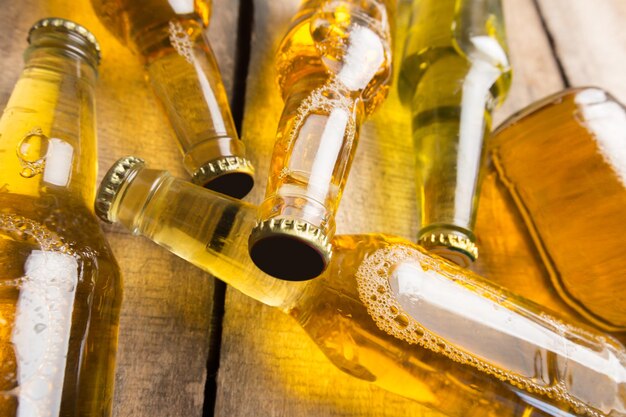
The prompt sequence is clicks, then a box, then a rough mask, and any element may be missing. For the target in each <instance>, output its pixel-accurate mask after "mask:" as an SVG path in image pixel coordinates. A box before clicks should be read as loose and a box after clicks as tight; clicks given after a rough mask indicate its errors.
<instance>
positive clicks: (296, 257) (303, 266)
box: [248, 218, 332, 281]
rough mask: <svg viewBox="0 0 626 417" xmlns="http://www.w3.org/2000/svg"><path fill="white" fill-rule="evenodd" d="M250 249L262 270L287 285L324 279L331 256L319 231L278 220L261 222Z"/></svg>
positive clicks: (325, 238)
mask: <svg viewBox="0 0 626 417" xmlns="http://www.w3.org/2000/svg"><path fill="white" fill-rule="evenodd" d="M248 249H249V251H250V258H251V259H252V261H253V262H254V264H255V265H256V266H257V267H258V268H259V269H260V270H262V271H263V272H265V273H266V274H268V275H271V276H273V277H274V278H278V279H282V280H285V281H306V280H309V279H313V278H315V277H317V276H319V275H321V274H322V273H323V272H324V271H325V270H326V267H327V266H328V263H329V261H330V257H331V253H332V252H331V246H330V244H329V243H328V239H327V237H326V236H325V235H324V234H323V233H322V231H321V229H319V228H318V227H315V226H313V225H311V224H309V223H307V222H305V221H302V220H294V219H278V218H273V219H270V220H267V221H264V222H261V223H259V224H258V225H257V226H256V227H255V228H254V229H253V230H252V233H251V234H250V238H249V240H248Z"/></svg>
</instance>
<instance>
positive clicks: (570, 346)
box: [112, 168, 626, 416]
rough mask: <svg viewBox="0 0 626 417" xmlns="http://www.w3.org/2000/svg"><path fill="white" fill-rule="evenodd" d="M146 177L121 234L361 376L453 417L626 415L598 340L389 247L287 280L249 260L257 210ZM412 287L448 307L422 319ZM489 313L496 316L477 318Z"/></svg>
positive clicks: (338, 248) (611, 346) (351, 240)
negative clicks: (226, 291)
mask: <svg viewBox="0 0 626 417" xmlns="http://www.w3.org/2000/svg"><path fill="white" fill-rule="evenodd" d="M136 169H137V171H136V174H135V175H133V176H132V178H133V179H132V181H131V182H129V183H127V185H126V186H125V188H124V191H123V192H122V193H120V194H119V196H118V197H117V199H116V201H115V202H114V204H113V208H112V213H113V218H114V219H115V220H116V221H117V222H119V223H122V224H123V225H125V226H126V227H128V228H129V229H131V230H133V231H134V232H135V233H137V234H141V235H144V236H146V237H148V238H149V239H151V240H153V241H155V242H156V243H158V244H160V245H162V246H164V247H165V248H167V249H169V250H170V251H172V252H174V253H176V254H177V255H179V256H181V257H182V258H184V259H186V260H188V261H189V262H191V263H193V264H195V265H197V266H198V267H200V268H202V269H204V270H206V271H208V272H210V273H211V274H213V275H214V276H216V277H218V278H220V279H222V280H224V281H225V282H227V283H228V284H231V285H232V286H234V287H235V288H237V289H238V290H240V291H242V292H243V293H245V294H247V295H249V296H251V297H253V298H255V299H257V300H259V301H262V302H264V303H266V304H269V305H271V306H275V307H278V308H280V309H281V310H283V311H284V312H285V313H287V314H289V315H291V316H292V317H294V318H295V319H296V320H297V321H298V323H299V324H300V325H301V326H302V327H303V328H304V329H305V330H306V332H307V333H308V334H309V335H310V336H311V338H312V339H313V340H314V341H315V342H316V344H317V345H318V346H319V347H320V349H321V350H322V351H323V352H324V353H325V354H326V356H327V357H328V358H329V359H330V360H331V361H332V362H333V363H334V364H335V365H336V366H337V367H338V368H340V369H341V370H343V371H345V372H347V373H349V374H351V375H353V376H355V377H357V378H361V379H364V380H367V381H370V382H373V383H375V384H377V385H379V386H381V387H383V388H385V389H387V390H390V391H392V392H395V393H398V394H400V395H403V396H406V397H409V398H412V399H415V400H416V401H418V402H420V403H422V404H425V405H427V406H429V407H432V408H434V409H436V410H439V411H441V412H443V413H446V414H448V415H450V416H547V415H552V416H563V415H589V416H601V415H608V414H609V413H611V412H617V413H625V412H626V397H624V384H625V383H626V364H625V363H624V359H623V356H620V355H624V353H625V352H624V348H623V347H622V346H621V345H619V344H617V343H616V342H613V341H612V340H611V339H607V338H606V337H605V336H602V335H600V334H598V333H597V332H596V331H593V330H590V329H584V328H582V327H578V325H576V324H572V323H568V322H562V321H560V320H559V319H555V318H552V317H551V316H549V315H547V314H545V313H542V312H541V309H540V308H539V307H537V306H535V305H534V304H532V303H530V302H529V301H526V300H523V299H521V298H519V297H517V296H515V295H512V294H510V293H508V292H507V291H505V290H503V289H499V288H494V287H493V286H492V285H491V284H489V283H488V282H487V281H485V280H483V279H482V278H480V277H478V276H476V275H474V274H472V273H471V272H468V271H467V270H465V269H461V268H458V267H456V266H454V265H452V264H449V263H447V262H445V261H443V260H441V259H440V258H436V257H433V256H432V255H429V254H427V252H425V251H424V250H423V249H421V248H420V247H418V246H417V245H415V244H412V243H410V242H407V241H405V240H403V239H400V238H395V237H390V236H385V235H363V236H337V237H336V238H335V239H334V242H333V246H334V253H333V258H332V261H331V263H330V265H329V267H328V269H327V271H326V272H325V273H324V274H323V275H322V276H321V277H319V278H317V279H314V280H311V281H308V282H289V281H281V280H277V279H274V278H272V277H270V276H268V275H266V274H264V273H263V272H262V271H260V270H259V269H257V268H256V267H255V266H254V264H253V263H252V261H251V260H250V258H249V256H248V252H247V246H246V242H247V237H248V236H249V234H250V231H251V229H252V228H253V227H254V225H255V220H256V218H257V208H256V207H254V206H251V205H248V204H245V203H242V202H240V201H237V200H234V199H228V198H225V197H223V196H219V195H218V194H215V193H211V192H208V191H206V190H203V189H201V188H199V187H196V186H194V185H192V184H189V183H185V182H183V181H179V180H175V179H173V178H172V177H170V176H169V175H168V174H167V173H165V172H163V171H156V170H149V169H145V168H136ZM416 266H417V268H416ZM407 271H408V272H407ZM400 278H403V279H405V280H406V279H407V278H408V281H409V282H411V281H415V280H419V279H421V280H423V285H424V288H428V287H430V286H431V285H434V286H435V290H436V291H435V292H436V293H439V294H441V295H443V296H444V299H445V302H444V304H443V305H444V307H442V304H437V302H436V300H435V298H436V297H433V296H432V295H431V296H427V297H422V298H421V299H420V297H417V298H415V300H413V301H414V302H417V303H418V305H417V306H414V307H416V308H417V311H419V312H418V313H411V308H413V307H411V306H410V305H409V306H405V305H404V304H402V305H400V304H398V303H399V302H400V300H402V298H401V297H400V296H396V293H394V291H396V290H394V284H393V282H394V280H396V279H397V280H399V279H400ZM398 282H399V281H398ZM433 283H434V284H433ZM440 284H442V285H443V286H444V287H439V285H440ZM450 289H452V290H450ZM394 300H398V302H396V301H394ZM448 300H449V302H448ZM448 305H449V308H446V307H445V306H448ZM481 305H482V306H485V305H487V306H489V307H488V308H489V309H490V310H489V311H490V314H479V315H478V316H473V311H479V310H476V309H475V308H479V309H480V306H481ZM503 322H504V323H506V324H505V325H504V327H502V324H501V323H503ZM498 323H500V324H498ZM507 329H509V330H510V329H514V331H513V332H512V333H511V332H510V331H507ZM594 358H595V359H594ZM600 358H601V359H600ZM609 358H610V360H609ZM620 358H621V359H620ZM605 361H606V363H605ZM615 415H619V414H615Z"/></svg>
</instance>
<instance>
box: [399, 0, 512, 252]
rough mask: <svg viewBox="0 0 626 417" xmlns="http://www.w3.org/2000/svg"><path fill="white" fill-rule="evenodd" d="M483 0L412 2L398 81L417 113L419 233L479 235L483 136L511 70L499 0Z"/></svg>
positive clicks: (428, 0)
mask: <svg viewBox="0 0 626 417" xmlns="http://www.w3.org/2000/svg"><path fill="white" fill-rule="evenodd" d="M478 3H481V2H475V1H462V2H460V1H455V0H432V1H431V0H415V1H414V2H413V21H412V23H411V26H410V28H409V31H408V34H407V40H406V45H405V51H404V56H403V59H402V67H401V70H400V80H399V86H398V89H399V93H400V97H401V98H402V100H403V101H404V102H405V104H406V105H407V106H410V107H411V113H412V128H413V141H414V145H415V153H416V158H417V160H416V168H417V173H416V174H417V175H416V177H417V188H418V195H419V196H420V202H421V216H422V219H421V225H422V226H421V227H422V229H421V231H420V234H421V235H424V234H427V233H429V232H433V233H435V232H441V231H443V232H449V231H457V232H460V233H462V234H464V235H466V236H468V237H470V238H472V240H473V234H472V231H473V226H474V221H475V215H476V214H475V212H476V203H477V195H478V192H477V190H478V186H479V177H478V176H479V166H480V162H481V159H482V154H483V152H482V149H483V143H484V141H485V139H486V138H487V136H488V135H489V132H490V131H491V123H492V121H491V112H492V109H493V107H494V106H495V105H497V104H498V103H499V102H500V101H502V100H503V99H504V97H505V95H506V93H507V91H508V88H509V85H510V76H511V74H510V68H509V67H508V60H507V58H506V54H507V52H506V43H505V41H504V30H503V28H502V27H501V22H502V16H501V14H500V13H501V12H500V6H499V4H498V2H497V1H492V2H482V4H481V5H479V4H478ZM489 3H492V4H491V5H489ZM485 4H486V5H487V6H485ZM482 8H484V9H485V10H483V9H482Z"/></svg>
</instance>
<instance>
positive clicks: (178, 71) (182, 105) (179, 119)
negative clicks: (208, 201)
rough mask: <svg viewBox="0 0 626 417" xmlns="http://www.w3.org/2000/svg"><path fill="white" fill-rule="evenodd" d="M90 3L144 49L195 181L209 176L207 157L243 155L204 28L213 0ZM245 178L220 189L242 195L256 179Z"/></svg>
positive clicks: (120, 33) (109, 23) (114, 28)
mask: <svg viewBox="0 0 626 417" xmlns="http://www.w3.org/2000/svg"><path fill="white" fill-rule="evenodd" d="M92 4H93V6H94V10H95V11H96V13H97V15H98V17H99V18H100V20H102V22H103V23H104V25H105V26H106V27H107V28H108V29H109V30H110V31H111V32H113V34H114V35H115V36H116V37H118V39H120V40H122V41H123V42H124V43H125V44H129V45H131V46H132V47H133V48H134V49H135V50H136V51H137V52H138V53H139V54H141V55H142V57H143V59H144V61H145V63H146V69H147V72H148V75H149V81H150V83H151V84H152V87H153V89H154V91H155V93H156V95H157V96H158V98H159V100H160V102H161V104H162V105H163V109H164V111H165V113H166V114H167V116H168V118H169V120H170V122H171V123H172V127H173V128H174V131H175V133H176V138H177V139H178V144H179V146H180V148H181V151H182V153H183V158H184V160H183V162H184V165H185V168H186V169H187V171H188V172H189V173H190V174H191V175H192V176H193V177H194V181H197V182H199V183H202V184H201V185H205V182H207V178H205V177H203V176H202V175H201V173H200V172H199V170H200V169H201V168H206V167H205V166H206V165H207V163H210V162H213V161H215V160H217V159H221V158H222V157H224V156H240V157H243V156H244V153H245V150H244V146H243V144H242V142H240V141H239V140H238V135H237V131H236V129H235V124H234V122H233V119H232V116H231V113H230V105H229V102H228V96H227V95H226V90H225V89H224V85H223V83H222V79H221V74H220V70H219V67H218V66H217V63H216V61H215V57H214V55H213V51H212V50H211V47H210V45H209V42H208V40H207V39H206V38H205V37H204V34H203V30H204V29H205V28H206V26H207V25H208V23H209V17H210V16H209V14H210V1H195V2H194V1H188V2H179V3H177V4H178V7H182V8H181V9H179V10H177V9H176V8H175V7H173V6H172V5H171V4H170V2H168V1H161V0H150V1H128V0H92ZM183 12H184V13H183ZM241 180H242V181H245V182H246V184H239V185H240V186H241V187H243V188H244V189H245V190H244V189H242V190H237V189H220V190H218V191H221V192H225V193H227V194H229V195H238V194H240V193H243V195H240V197H243V196H244V195H245V194H246V193H247V191H249V188H251V186H252V179H251V178H250V179H248V180H247V181H246V180H245V179H244V178H243V177H242V178H241ZM248 182H249V184H248ZM217 186H218V185H217V183H215V184H214V186H212V188H213V187H217ZM215 189H217V188H215Z"/></svg>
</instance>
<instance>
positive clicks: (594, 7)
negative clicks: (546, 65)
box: [538, 0, 626, 103]
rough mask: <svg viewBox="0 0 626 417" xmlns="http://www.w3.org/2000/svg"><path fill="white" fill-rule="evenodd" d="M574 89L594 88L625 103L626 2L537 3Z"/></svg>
mask: <svg viewBox="0 0 626 417" xmlns="http://www.w3.org/2000/svg"><path fill="white" fill-rule="evenodd" d="M538 4H539V6H540V10H541V12H542V14H543V16H544V19H545V22H546V26H547V28H548V30H549V32H550V33H551V35H552V38H553V39H554V46H555V51H556V54H557V56H558V58H559V60H560V62H561V65H562V67H563V70H564V72H565V74H566V76H567V78H568V80H569V82H570V84H571V85H573V86H584V85H595V86H598V87H602V88H604V89H606V90H607V91H609V92H610V93H612V94H613V95H614V96H615V97H616V98H617V99H618V100H620V101H621V102H622V103H626V83H625V82H624V74H625V73H626V48H624V45H626V30H624V22H626V2H624V1H623V0H603V1H585V0H547V1H546V0H538Z"/></svg>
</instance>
